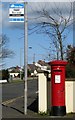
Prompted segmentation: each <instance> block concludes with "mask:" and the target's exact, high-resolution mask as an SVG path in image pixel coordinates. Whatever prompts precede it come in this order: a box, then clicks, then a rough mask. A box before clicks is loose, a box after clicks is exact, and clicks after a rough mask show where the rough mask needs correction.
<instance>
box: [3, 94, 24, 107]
mask: <svg viewBox="0 0 75 120" xmlns="http://www.w3.org/2000/svg"><path fill="white" fill-rule="evenodd" d="M20 98H23V96H20V97H17V98H13V99H10V100H7V101H4V102H2V104H3V105H8V104H10V103H12V102H14V101H16V100H18V99H20Z"/></svg>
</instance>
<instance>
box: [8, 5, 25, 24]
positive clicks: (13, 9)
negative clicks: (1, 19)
mask: <svg viewBox="0 0 75 120" xmlns="http://www.w3.org/2000/svg"><path fill="white" fill-rule="evenodd" d="M9 22H24V4H10V5H9Z"/></svg>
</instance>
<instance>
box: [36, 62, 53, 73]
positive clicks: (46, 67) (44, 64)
mask: <svg viewBox="0 0 75 120" xmlns="http://www.w3.org/2000/svg"><path fill="white" fill-rule="evenodd" d="M35 66H37V67H38V70H43V71H48V72H49V73H50V72H51V67H50V65H49V64H48V63H47V62H45V61H42V60H39V61H38V62H36V63H35Z"/></svg>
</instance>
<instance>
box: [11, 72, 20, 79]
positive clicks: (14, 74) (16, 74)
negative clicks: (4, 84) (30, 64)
mask: <svg viewBox="0 0 75 120" xmlns="http://www.w3.org/2000/svg"><path fill="white" fill-rule="evenodd" d="M9 74H10V76H12V77H13V78H14V76H16V77H17V76H18V75H19V73H9Z"/></svg>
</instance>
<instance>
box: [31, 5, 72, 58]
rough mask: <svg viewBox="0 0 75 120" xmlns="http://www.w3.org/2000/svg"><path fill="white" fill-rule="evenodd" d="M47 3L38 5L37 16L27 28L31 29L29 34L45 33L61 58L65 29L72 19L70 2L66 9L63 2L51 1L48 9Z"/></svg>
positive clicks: (62, 56) (62, 55)
mask: <svg viewBox="0 0 75 120" xmlns="http://www.w3.org/2000/svg"><path fill="white" fill-rule="evenodd" d="M40 4H42V3H40ZM48 4H49V3H47V4H45V6H44V7H43V8H42V7H40V8H39V9H38V10H37V9H36V10H35V13H36V14H37V16H38V17H36V18H35V20H36V22H35V23H34V24H33V25H32V26H31V27H30V28H29V30H31V32H30V34H31V33H33V32H36V33H39V34H45V35H47V36H48V37H49V38H50V39H51V41H52V43H53V44H54V47H55V48H56V52H57V59H62V60H63V59H64V53H65V52H64V51H65V50H64V49H65V47H64V44H63V41H64V40H65V38H66V37H67V35H66V32H65V30H66V29H67V28H68V27H69V26H70V25H71V23H72V21H73V20H72V3H67V6H68V9H67V6H65V3H64V4H62V3H61V4H59V3H53V7H52V6H50V8H51V9H50V10H49V9H48ZM50 4H51V3H50ZM51 5H52V4H51ZM40 6H42V5H40ZM60 6H62V7H60ZM64 6H65V7H64ZM62 8H63V9H62ZM64 9H65V10H64ZM66 12H67V15H66Z"/></svg>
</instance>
